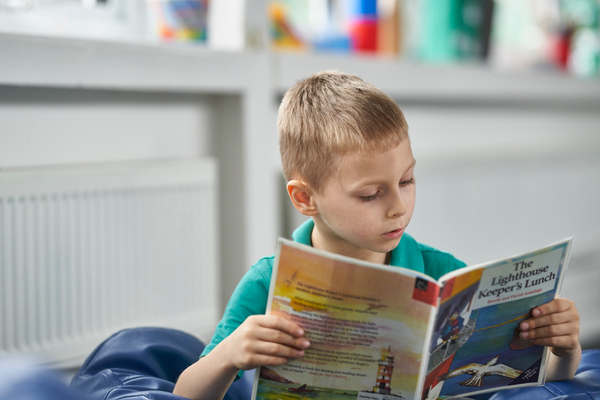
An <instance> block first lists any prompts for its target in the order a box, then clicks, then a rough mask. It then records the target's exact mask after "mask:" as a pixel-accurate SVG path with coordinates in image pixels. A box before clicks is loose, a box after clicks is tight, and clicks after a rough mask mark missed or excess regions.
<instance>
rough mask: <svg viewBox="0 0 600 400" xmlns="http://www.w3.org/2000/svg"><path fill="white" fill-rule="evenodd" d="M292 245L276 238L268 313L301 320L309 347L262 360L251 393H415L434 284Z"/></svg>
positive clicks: (267, 396) (411, 395) (388, 395)
mask: <svg viewBox="0 0 600 400" xmlns="http://www.w3.org/2000/svg"><path fill="white" fill-rule="evenodd" d="M293 246H294V247H292V245H286V244H285V243H284V244H280V249H279V252H278V260H277V261H276V264H277V265H276V269H274V271H273V278H272V287H271V295H270V303H269V306H270V313H271V314H275V315H280V316H283V317H285V318H287V319H289V320H291V321H294V322H295V323H297V324H298V325H299V326H301V327H302V328H303V329H304V330H305V332H306V337H307V339H308V340H309V341H310V343H311V346H310V348H309V349H307V350H306V352H305V355H304V357H302V358H301V359H294V360H290V361H288V363H286V364H285V365H282V366H278V367H268V368H265V367H262V368H261V369H260V372H259V373H257V378H256V380H257V383H256V384H255V397H254V398H256V399H298V398H302V397H304V396H308V397H314V396H316V395H317V394H318V395H319V396H324V398H327V399H340V400H341V399H352V400H356V399H390V400H392V399H400V398H404V399H412V398H415V395H416V393H417V391H418V388H419V387H420V385H419V375H420V371H421V370H424V369H425V368H424V367H425V366H424V365H422V364H423V354H424V350H425V348H426V347H427V345H428V342H427V339H426V338H427V333H428V326H430V324H431V322H432V318H433V315H434V304H435V303H436V301H437V297H438V294H439V286H438V284H437V283H436V282H435V281H433V280H432V279H431V278H425V277H420V276H419V275H418V274H417V273H405V274H400V273H398V271H399V270H400V268H397V267H387V266H378V267H373V266H374V265H376V264H371V267H365V266H364V265H358V264H357V263H359V261H357V260H352V259H348V258H342V257H340V256H338V258H336V259H333V258H327V257H323V256H321V255H319V254H315V253H313V252H312V251H315V252H318V251H317V250H314V249H312V248H310V247H308V246H304V245H298V244H293ZM307 249H310V250H309V251H311V252H307ZM364 264H366V263H364ZM402 270H404V269H402ZM394 271H396V272H394ZM405 271H408V270H405ZM298 396H300V397H298ZM400 396H402V397H400Z"/></svg>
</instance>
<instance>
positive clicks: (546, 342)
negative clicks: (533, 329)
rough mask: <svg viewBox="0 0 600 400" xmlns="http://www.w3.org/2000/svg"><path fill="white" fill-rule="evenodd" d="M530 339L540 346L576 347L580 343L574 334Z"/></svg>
mask: <svg viewBox="0 0 600 400" xmlns="http://www.w3.org/2000/svg"><path fill="white" fill-rule="evenodd" d="M530 341H531V343H533V344H536V345H539V346H549V347H553V348H555V349H574V348H576V347H577V345H578V344H579V341H578V340H577V338H576V337H575V336H574V335H565V336H554V337H547V338H540V339H531V340H530Z"/></svg>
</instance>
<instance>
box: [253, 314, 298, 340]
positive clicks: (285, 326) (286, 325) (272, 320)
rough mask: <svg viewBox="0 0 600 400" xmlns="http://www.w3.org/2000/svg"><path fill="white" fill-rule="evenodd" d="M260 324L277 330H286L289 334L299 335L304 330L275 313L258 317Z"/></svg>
mask: <svg viewBox="0 0 600 400" xmlns="http://www.w3.org/2000/svg"><path fill="white" fill-rule="evenodd" d="M259 323H260V325H261V326H263V327H265V328H270V329H275V330H278V331H283V332H287V333H289V334H290V335H293V336H296V337H300V336H303V335H304V330H303V329H302V328H300V327H299V326H298V325H296V324H295V323H293V322H291V321H288V320H287V319H285V318H282V317H278V316H276V315H265V316H264V318H261V319H260V322H259Z"/></svg>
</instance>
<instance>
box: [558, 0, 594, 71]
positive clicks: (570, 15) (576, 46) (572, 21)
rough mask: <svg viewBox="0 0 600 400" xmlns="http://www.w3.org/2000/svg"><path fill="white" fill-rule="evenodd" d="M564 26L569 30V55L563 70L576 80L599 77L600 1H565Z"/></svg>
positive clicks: (563, 9) (561, 13)
mask: <svg viewBox="0 0 600 400" xmlns="http://www.w3.org/2000/svg"><path fill="white" fill-rule="evenodd" d="M560 15H561V24H562V27H563V29H568V30H569V35H568V40H569V45H568V51H567V52H566V59H565V60H561V61H563V63H564V64H563V65H562V67H563V68H565V69H566V70H567V71H569V72H570V73H572V74H573V75H575V76H578V77H582V78H591V77H595V76H598V75H599V74H600V3H599V2H598V0H563V1H561V2H560Z"/></svg>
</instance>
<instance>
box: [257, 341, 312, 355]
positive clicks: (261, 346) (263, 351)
mask: <svg viewBox="0 0 600 400" xmlns="http://www.w3.org/2000/svg"><path fill="white" fill-rule="evenodd" d="M254 352H255V353H256V354H258V355H264V356H271V357H283V358H298V357H302V356H303V355H304V350H298V349H295V348H293V347H290V346H286V345H284V344H280V343H275V342H262V341H261V342H257V343H256V344H255V345H254Z"/></svg>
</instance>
